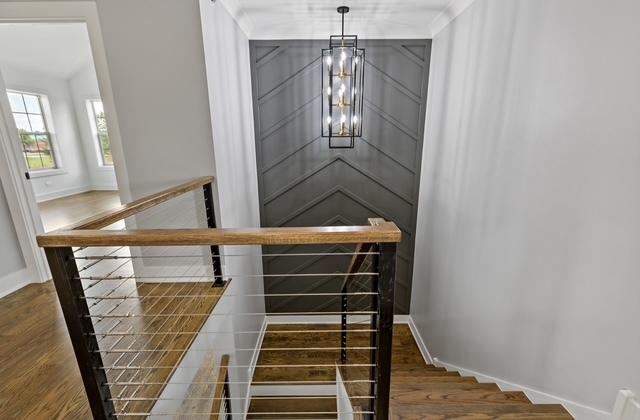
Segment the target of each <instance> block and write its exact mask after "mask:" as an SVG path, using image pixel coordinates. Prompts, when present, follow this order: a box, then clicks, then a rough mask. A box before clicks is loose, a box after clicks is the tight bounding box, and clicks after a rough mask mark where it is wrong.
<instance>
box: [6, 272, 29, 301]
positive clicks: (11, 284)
mask: <svg viewBox="0 0 640 420" xmlns="http://www.w3.org/2000/svg"><path fill="white" fill-rule="evenodd" d="M29 275H30V274H29V270H27V269H26V268H23V269H21V270H18V271H16V272H13V273H10V274H7V275H5V276H2V277H0V298H2V297H5V296H7V295H10V294H11V293H13V292H15V291H17V290H20V289H22V288H23V287H25V286H26V285H28V284H31V283H33V282H30V281H28V280H29Z"/></svg>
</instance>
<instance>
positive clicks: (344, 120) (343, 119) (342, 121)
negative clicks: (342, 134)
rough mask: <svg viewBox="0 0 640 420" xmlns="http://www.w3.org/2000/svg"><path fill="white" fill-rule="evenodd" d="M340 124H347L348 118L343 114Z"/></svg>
mask: <svg viewBox="0 0 640 420" xmlns="http://www.w3.org/2000/svg"><path fill="white" fill-rule="evenodd" d="M340 122H341V123H343V124H344V123H346V122H347V116H346V115H344V114H342V117H340Z"/></svg>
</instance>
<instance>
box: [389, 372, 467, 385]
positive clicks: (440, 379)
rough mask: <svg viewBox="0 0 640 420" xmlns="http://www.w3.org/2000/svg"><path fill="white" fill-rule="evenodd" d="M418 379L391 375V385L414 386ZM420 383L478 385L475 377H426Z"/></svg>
mask: <svg viewBox="0 0 640 420" xmlns="http://www.w3.org/2000/svg"><path fill="white" fill-rule="evenodd" d="M417 380H418V379H416V378H415V377H411V376H395V375H393V373H392V374H391V385H392V386H393V385H395V384H414V383H416V381H417ZM419 381H420V383H423V384H425V383H478V380H477V379H476V378H474V377H473V376H424V377H421V378H420V379H419Z"/></svg>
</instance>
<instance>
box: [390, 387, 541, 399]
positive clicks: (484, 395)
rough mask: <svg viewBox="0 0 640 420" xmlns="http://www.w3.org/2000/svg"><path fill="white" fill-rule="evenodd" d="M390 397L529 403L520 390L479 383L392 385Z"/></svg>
mask: <svg viewBox="0 0 640 420" xmlns="http://www.w3.org/2000/svg"><path fill="white" fill-rule="evenodd" d="M391 399H392V401H395V402H397V403H398V404H402V403H408V404H531V401H529V399H528V398H527V396H526V395H525V394H524V393H522V392H510V391H507V392H503V391H501V390H500V388H499V387H498V386H497V385H496V384H480V383H478V384H473V383H466V384H465V383H461V384H455V383H454V384H423V383H416V384H411V385H409V384H405V385H393V386H392V388H391Z"/></svg>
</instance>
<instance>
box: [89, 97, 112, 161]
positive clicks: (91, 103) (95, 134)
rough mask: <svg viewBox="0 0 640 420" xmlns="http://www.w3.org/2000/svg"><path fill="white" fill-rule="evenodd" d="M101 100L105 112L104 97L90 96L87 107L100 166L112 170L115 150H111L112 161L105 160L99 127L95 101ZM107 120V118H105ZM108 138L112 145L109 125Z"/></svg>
mask: <svg viewBox="0 0 640 420" xmlns="http://www.w3.org/2000/svg"><path fill="white" fill-rule="evenodd" d="M96 102H100V103H101V104H102V109H103V111H102V112H103V113H104V103H103V102H102V98H95V97H94V98H88V99H87V100H86V108H87V113H88V114H89V115H88V117H89V126H90V127H91V134H92V135H93V139H94V145H95V149H96V154H97V159H98V167H99V168H100V169H104V170H112V169H113V168H114V165H113V151H112V152H111V163H110V164H109V163H106V162H105V153H104V148H103V147H102V141H101V139H100V131H99V129H98V121H97V119H98V116H97V114H96V109H95V105H94V104H95V103H96ZM105 122H106V118H105ZM106 135H107V138H108V139H109V145H111V137H110V136H109V127H108V126H107V130H106Z"/></svg>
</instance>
